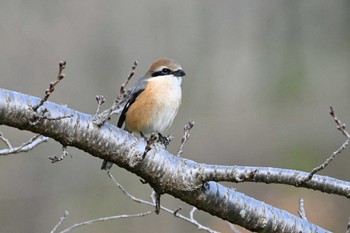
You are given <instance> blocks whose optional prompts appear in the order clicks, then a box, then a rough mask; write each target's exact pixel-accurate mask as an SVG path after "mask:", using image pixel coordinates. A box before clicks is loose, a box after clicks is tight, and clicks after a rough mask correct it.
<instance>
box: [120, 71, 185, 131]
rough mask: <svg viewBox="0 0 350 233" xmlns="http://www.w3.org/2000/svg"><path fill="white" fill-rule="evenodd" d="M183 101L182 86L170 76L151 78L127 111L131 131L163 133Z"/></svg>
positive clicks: (127, 120)
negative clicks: (170, 78)
mask: <svg viewBox="0 0 350 233" xmlns="http://www.w3.org/2000/svg"><path fill="white" fill-rule="evenodd" d="M180 101H181V87H180V85H174V83H173V82H172V80H169V78H163V79H156V80H150V81H149V83H148V85H147V87H146V89H145V90H144V91H143V92H142V93H141V94H140V95H139V96H138V97H137V99H136V101H135V102H134V103H133V104H132V105H131V106H130V108H129V109H128V111H127V113H126V118H125V125H126V129H127V130H128V131H129V132H142V133H143V134H144V135H145V136H147V135H149V134H151V133H152V132H154V131H157V132H160V133H163V132H164V131H165V130H166V129H167V128H169V126H170V125H171V123H172V121H173V119H174V117H175V115H176V113H177V110H178V107H179V105H180Z"/></svg>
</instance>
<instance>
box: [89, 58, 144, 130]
mask: <svg viewBox="0 0 350 233" xmlns="http://www.w3.org/2000/svg"><path fill="white" fill-rule="evenodd" d="M137 65H138V63H137V61H134V64H133V65H132V67H131V71H130V73H129V75H128V77H127V78H126V80H125V82H124V83H123V84H122V85H121V86H120V90H119V93H118V95H117V97H116V98H115V100H114V102H113V105H112V106H111V107H110V108H109V109H107V110H106V111H104V112H102V113H101V114H99V115H98V116H97V117H96V119H95V124H96V125H97V126H98V127H101V126H102V125H103V124H104V123H106V121H108V120H109V119H110V118H111V116H112V115H113V114H116V113H119V112H120V111H121V109H123V108H122V107H121V105H122V104H123V103H124V102H125V101H126V100H127V99H129V96H130V94H131V90H126V86H127V85H128V83H129V81H130V80H131V78H132V77H133V76H134V74H135V71H136V67H137Z"/></svg>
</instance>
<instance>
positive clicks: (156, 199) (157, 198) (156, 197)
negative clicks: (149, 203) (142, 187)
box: [152, 191, 161, 214]
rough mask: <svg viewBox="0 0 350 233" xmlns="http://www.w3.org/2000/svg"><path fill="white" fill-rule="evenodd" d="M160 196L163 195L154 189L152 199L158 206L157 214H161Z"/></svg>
mask: <svg viewBox="0 0 350 233" xmlns="http://www.w3.org/2000/svg"><path fill="white" fill-rule="evenodd" d="M160 197H161V194H160V193H158V192H156V191H153V193H152V200H153V203H154V205H155V207H156V209H155V213H156V214H159V212H160Z"/></svg>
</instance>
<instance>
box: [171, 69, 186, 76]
mask: <svg viewBox="0 0 350 233" xmlns="http://www.w3.org/2000/svg"><path fill="white" fill-rule="evenodd" d="M173 75H174V76H176V77H184V76H186V73H185V72H184V71H183V70H177V71H174V72H173Z"/></svg>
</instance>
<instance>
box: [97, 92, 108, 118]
mask: <svg viewBox="0 0 350 233" xmlns="http://www.w3.org/2000/svg"><path fill="white" fill-rule="evenodd" d="M96 101H97V107H96V112H95V116H97V114H98V112H99V111H100V107H101V105H102V104H104V102H106V99H105V97H103V95H97V96H96Z"/></svg>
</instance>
